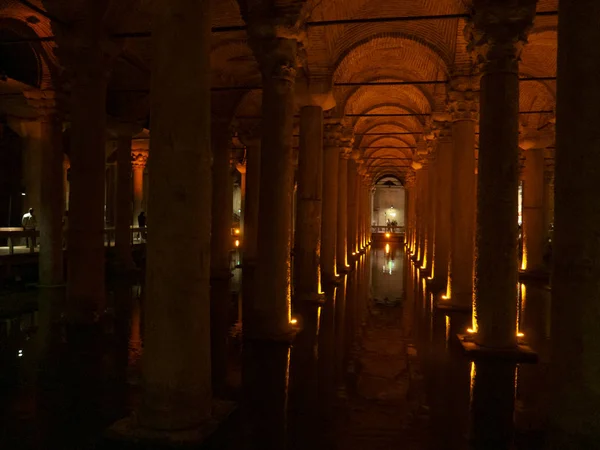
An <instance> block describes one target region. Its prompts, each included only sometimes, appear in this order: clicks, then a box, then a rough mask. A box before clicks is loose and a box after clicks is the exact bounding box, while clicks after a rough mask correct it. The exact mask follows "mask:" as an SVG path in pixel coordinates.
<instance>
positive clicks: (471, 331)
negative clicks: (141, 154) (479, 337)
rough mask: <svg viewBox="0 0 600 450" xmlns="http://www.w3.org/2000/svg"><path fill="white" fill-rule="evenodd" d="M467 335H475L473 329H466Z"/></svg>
mask: <svg viewBox="0 0 600 450" xmlns="http://www.w3.org/2000/svg"><path fill="white" fill-rule="evenodd" d="M467 333H469V334H475V330H474V329H473V328H467Z"/></svg>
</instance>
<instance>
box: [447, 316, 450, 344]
mask: <svg viewBox="0 0 600 450" xmlns="http://www.w3.org/2000/svg"><path fill="white" fill-rule="evenodd" d="M449 342H450V316H448V315H446V349H448V343H449Z"/></svg>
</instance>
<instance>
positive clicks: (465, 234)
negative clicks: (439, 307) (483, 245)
mask: <svg viewBox="0 0 600 450" xmlns="http://www.w3.org/2000/svg"><path fill="white" fill-rule="evenodd" d="M474 83H475V81H474V80H473V78H472V77H455V78H453V79H452V81H451V83H450V91H449V92H448V109H449V111H450V113H451V114H452V140H453V146H452V175H451V184H450V185H451V194H450V196H451V199H450V202H451V204H452V205H453V206H452V208H451V209H450V264H449V276H448V283H449V285H450V286H449V291H450V293H451V294H450V295H451V296H450V298H449V300H448V301H449V303H450V304H451V305H452V306H455V307H457V308H460V309H466V310H467V309H468V310H470V309H471V305H472V297H473V258H474V251H475V209H476V189H475V122H476V120H477V110H478V103H477V99H478V94H479V93H478V92H477V91H476V87H475V86H474ZM459 205H460V206H459Z"/></svg>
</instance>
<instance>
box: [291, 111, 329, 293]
mask: <svg viewBox="0 0 600 450" xmlns="http://www.w3.org/2000/svg"><path fill="white" fill-rule="evenodd" d="M322 195H323V108H322V107H321V106H319V105H307V106H303V107H302V108H301V109H300V154H299V155H298V193H297V196H298V201H297V214H296V233H295V241H294V288H295V298H296V299H297V300H298V301H303V300H307V301H316V300H318V299H319V298H320V296H319V294H320V292H321V279H320V272H319V263H320V259H321V209H322Z"/></svg>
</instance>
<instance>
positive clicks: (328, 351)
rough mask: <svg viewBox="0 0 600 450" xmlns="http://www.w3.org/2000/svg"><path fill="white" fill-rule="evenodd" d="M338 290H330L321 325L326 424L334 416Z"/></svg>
mask: <svg viewBox="0 0 600 450" xmlns="http://www.w3.org/2000/svg"><path fill="white" fill-rule="evenodd" d="M336 291H337V289H334V290H333V292H328V293H327V294H329V295H327V298H326V300H325V304H324V305H323V308H322V310H321V321H320V327H319V338H318V342H319V356H318V371H319V381H318V384H319V402H320V412H321V414H322V416H321V420H320V422H321V425H322V426H324V427H325V426H326V424H327V423H329V421H330V420H331V418H332V407H333V398H334V396H333V393H334V384H335V333H336V330H335V325H336V323H335V319H336V317H335V316H336V315H335V310H336V303H335V301H336Z"/></svg>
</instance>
